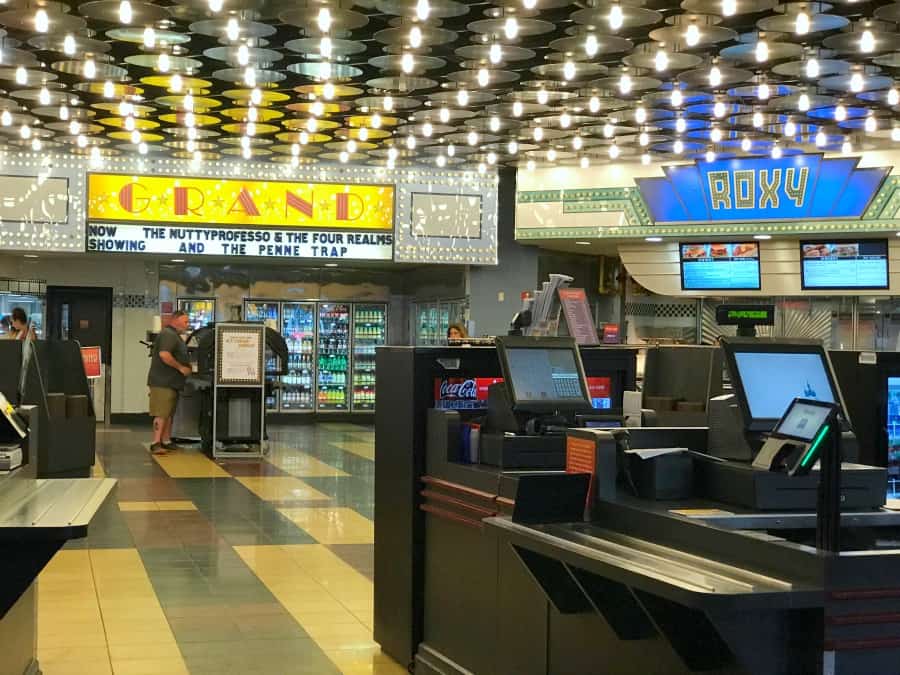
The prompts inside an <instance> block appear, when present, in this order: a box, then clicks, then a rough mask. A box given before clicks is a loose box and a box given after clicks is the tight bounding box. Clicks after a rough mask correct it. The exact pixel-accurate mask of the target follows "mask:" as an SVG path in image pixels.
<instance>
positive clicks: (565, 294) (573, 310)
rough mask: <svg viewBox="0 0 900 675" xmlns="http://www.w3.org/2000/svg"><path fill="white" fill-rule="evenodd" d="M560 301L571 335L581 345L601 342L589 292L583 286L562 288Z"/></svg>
mask: <svg viewBox="0 0 900 675" xmlns="http://www.w3.org/2000/svg"><path fill="white" fill-rule="evenodd" d="M559 303H560V304H561V305H562V309H563V314H565V317H566V323H567V324H568V326H569V335H571V336H572V337H574V338H575V342H577V343H578V344H580V345H596V344H599V343H600V338H598V337H597V328H596V327H595V326H594V317H593V315H592V314H591V308H590V306H588V301H587V294H586V293H585V292H584V289H583V288H560V289H559Z"/></svg>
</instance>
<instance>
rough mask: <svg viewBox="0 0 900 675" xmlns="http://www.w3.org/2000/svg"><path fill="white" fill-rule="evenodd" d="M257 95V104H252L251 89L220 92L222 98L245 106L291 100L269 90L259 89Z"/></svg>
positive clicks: (278, 92)
mask: <svg viewBox="0 0 900 675" xmlns="http://www.w3.org/2000/svg"><path fill="white" fill-rule="evenodd" d="M258 95H259V103H254V101H253V97H254V96H253V90H252V89H228V90H226V91H223V92H222V96H224V97H225V98H227V99H230V100H231V101H233V102H234V103H237V104H240V105H247V104H248V103H253V104H254V105H271V104H273V103H284V102H285V101H290V100H291V97H290V96H288V95H287V94H284V93H282V92H280V91H273V90H271V89H261V90H259V94H258Z"/></svg>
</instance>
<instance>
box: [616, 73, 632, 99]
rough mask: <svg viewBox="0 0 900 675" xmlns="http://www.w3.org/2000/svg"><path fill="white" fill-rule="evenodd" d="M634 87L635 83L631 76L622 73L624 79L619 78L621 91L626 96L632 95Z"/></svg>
mask: <svg viewBox="0 0 900 675" xmlns="http://www.w3.org/2000/svg"><path fill="white" fill-rule="evenodd" d="M633 86H634V82H633V81H632V79H631V75H629V74H628V73H622V77H620V78H619V91H620V92H622V93H623V94H626V95H627V94H630V93H631V88H632V87H633Z"/></svg>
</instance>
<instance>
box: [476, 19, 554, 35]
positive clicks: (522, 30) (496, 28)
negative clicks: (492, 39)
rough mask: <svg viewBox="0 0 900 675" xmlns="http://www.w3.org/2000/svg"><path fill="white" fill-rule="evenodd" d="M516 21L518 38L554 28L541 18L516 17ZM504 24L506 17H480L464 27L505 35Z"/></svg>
mask: <svg viewBox="0 0 900 675" xmlns="http://www.w3.org/2000/svg"><path fill="white" fill-rule="evenodd" d="M516 22H517V23H518V24H519V31H518V36H519V37H520V38H521V37H533V36H535V35H543V34H544V33H550V32H551V31H553V30H554V29H555V28H556V26H555V24H552V23H550V22H549V21H543V20H541V19H520V18H517V19H516ZM505 26H506V19H481V20H479V21H473V22H472V23H470V24H469V25H468V26H466V28H467V29H468V30H470V31H472V32H473V33H480V34H482V35H498V36H500V35H504V36H505V32H504V29H505Z"/></svg>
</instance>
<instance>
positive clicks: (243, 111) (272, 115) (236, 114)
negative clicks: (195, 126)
mask: <svg viewBox="0 0 900 675" xmlns="http://www.w3.org/2000/svg"><path fill="white" fill-rule="evenodd" d="M251 110H253V111H254V112H253V114H254V115H256V120H255V121H256V122H271V121H272V120H280V119H281V118H283V117H284V113H283V112H281V111H280V110H272V109H271V108H228V109H226V110H218V111H216V114H218V115H222V116H223V117H227V118H228V119H230V120H235V121H237V122H246V121H249V119H250V111H251Z"/></svg>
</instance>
